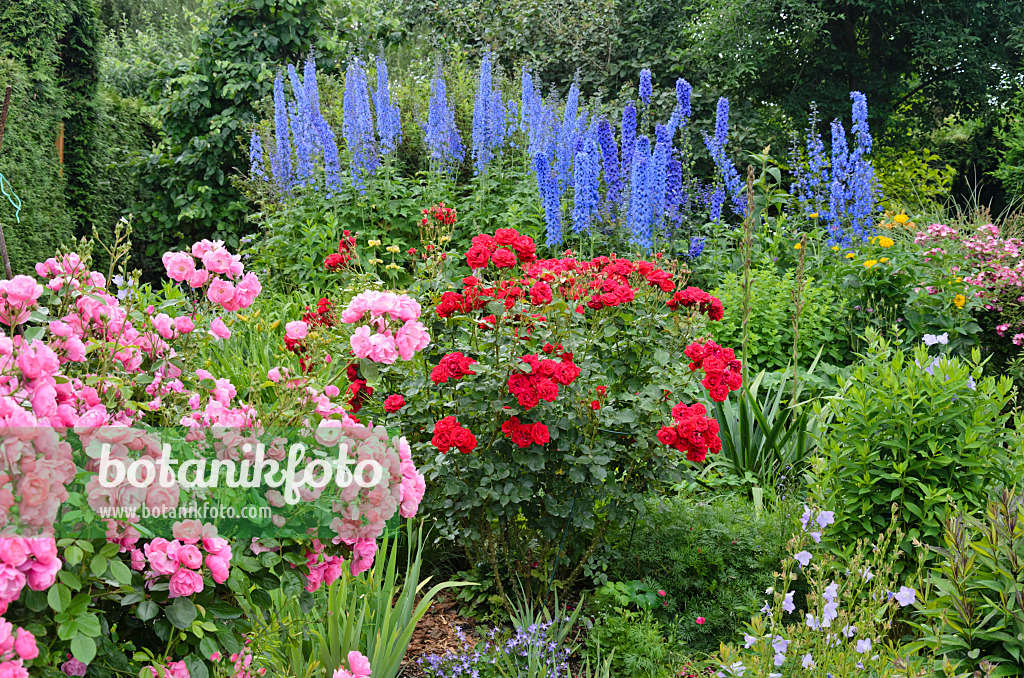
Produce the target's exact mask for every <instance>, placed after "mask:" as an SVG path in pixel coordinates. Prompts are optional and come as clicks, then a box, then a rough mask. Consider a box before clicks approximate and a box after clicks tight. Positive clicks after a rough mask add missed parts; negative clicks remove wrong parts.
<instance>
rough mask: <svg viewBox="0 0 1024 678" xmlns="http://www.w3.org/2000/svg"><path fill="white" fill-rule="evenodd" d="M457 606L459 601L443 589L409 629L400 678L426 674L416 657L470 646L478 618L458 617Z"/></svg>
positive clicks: (418, 676)
mask: <svg viewBox="0 0 1024 678" xmlns="http://www.w3.org/2000/svg"><path fill="white" fill-rule="evenodd" d="M461 606H462V603H460V602H459V601H457V600H455V599H454V598H453V597H452V596H447V595H445V594H444V593H442V594H441V595H439V596H438V598H437V599H435V601H434V602H433V603H432V604H431V606H430V607H429V608H428V609H427V612H426V614H424V615H423V618H422V619H420V621H419V623H418V624H416V630H415V631H413V633H412V640H411V641H409V649H408V650H407V651H406V653H405V659H404V660H403V661H402V672H401V674H399V675H400V676H401V678H421V677H423V676H426V675H427V674H426V673H425V672H424V671H423V670H422V669H421V668H420V667H419V666H418V665H417V663H416V662H417V660H418V659H419V658H420V657H425V656H427V655H432V654H444V653H445V652H447V651H448V650H456V651H459V650H462V649H466V648H467V647H472V646H473V645H475V644H476V642H477V641H478V640H480V635H479V634H478V633H477V631H476V626H477V624H478V622H477V621H474V620H472V619H468V618H466V617H460V616H459V614H458V610H459V608H460V607H461ZM456 626H458V627H459V628H461V629H462V632H463V633H464V634H465V636H466V639H467V640H468V645H467V644H464V643H463V642H462V641H460V640H459V636H458V634H456V632H455V627H456Z"/></svg>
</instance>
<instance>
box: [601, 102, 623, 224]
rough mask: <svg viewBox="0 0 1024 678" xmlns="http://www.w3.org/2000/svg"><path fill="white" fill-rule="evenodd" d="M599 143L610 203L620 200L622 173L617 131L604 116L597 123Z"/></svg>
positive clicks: (606, 197)
mask: <svg viewBox="0 0 1024 678" xmlns="http://www.w3.org/2000/svg"><path fill="white" fill-rule="evenodd" d="M597 143H598V145H599V146H600V148H601V161H602V163H603V165H604V183H605V186H606V187H607V191H606V196H605V199H606V200H607V201H608V204H609V205H614V204H616V203H618V201H619V195H620V193H621V191H622V175H621V174H620V173H619V149H618V147H617V146H616V145H615V133H614V132H613V131H612V124H611V123H610V122H608V120H607V119H604V118H602V119H601V121H600V122H599V123H598V125H597Z"/></svg>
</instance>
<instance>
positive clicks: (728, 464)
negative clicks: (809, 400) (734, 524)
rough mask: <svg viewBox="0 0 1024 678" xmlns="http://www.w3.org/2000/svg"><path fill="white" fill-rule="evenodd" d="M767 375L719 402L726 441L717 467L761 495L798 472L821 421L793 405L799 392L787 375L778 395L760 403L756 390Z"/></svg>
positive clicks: (806, 409) (717, 408) (721, 435)
mask: <svg viewBox="0 0 1024 678" xmlns="http://www.w3.org/2000/svg"><path fill="white" fill-rule="evenodd" d="M816 362H817V361H815V363H816ZM813 369H814V364H812V366H811V370H812V371H813ZM764 376H765V373H764V372H761V373H760V374H758V375H757V377H755V378H754V380H753V381H752V382H751V383H749V384H744V386H743V390H742V391H741V392H740V395H739V397H738V398H736V399H735V400H731V399H730V400H726V401H725V402H721V403H715V419H717V420H718V424H719V429H718V436H719V438H720V439H721V440H722V451H721V452H720V453H719V456H718V459H717V460H716V465H718V464H721V465H722V466H724V467H725V468H726V469H727V470H728V472H729V473H731V474H732V475H734V476H736V477H738V478H741V479H743V481H744V482H746V483H749V484H750V485H752V486H753V487H757V488H760V489H761V490H762V491H763V490H765V489H769V490H770V489H771V488H774V487H775V486H776V485H777V484H778V483H779V482H780V481H781V477H782V476H783V474H788V475H789V476H790V477H793V476H796V475H797V474H799V473H800V470H801V468H802V467H803V465H804V463H805V461H806V459H807V457H808V455H809V453H810V452H812V451H813V449H814V435H815V433H816V432H817V430H818V428H819V422H818V420H817V419H815V418H813V417H810V416H809V414H810V411H809V409H810V406H809V405H807V404H801V403H797V402H793V399H792V398H791V396H792V397H794V398H798V397H799V387H798V386H797V387H793V388H791V387H790V384H789V377H790V373H789V371H786V372H783V373H782V375H781V379H780V380H779V382H778V384H777V385H776V386H775V387H774V388H775V392H774V393H772V392H771V391H769V392H768V393H766V394H765V395H764V400H763V401H762V400H761V398H759V396H758V390H759V387H760V385H761V380H762V379H764Z"/></svg>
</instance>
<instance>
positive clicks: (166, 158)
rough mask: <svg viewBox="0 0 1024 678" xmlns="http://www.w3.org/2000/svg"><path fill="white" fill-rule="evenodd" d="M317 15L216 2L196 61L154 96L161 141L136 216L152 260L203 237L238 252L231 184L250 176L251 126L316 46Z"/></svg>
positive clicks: (238, 200)
mask: <svg viewBox="0 0 1024 678" xmlns="http://www.w3.org/2000/svg"><path fill="white" fill-rule="evenodd" d="M318 6H319V3H318V2H316V0H255V1H253V2H247V1H244V0H218V2H217V4H216V5H215V7H214V10H213V16H212V18H211V20H210V25H209V27H208V30H206V31H205V32H203V33H202V34H201V35H200V36H199V37H198V49H197V51H196V54H195V57H194V58H193V59H192V60H191V61H190V62H189V63H188V65H187V66H182V67H180V68H178V69H177V70H176V71H175V72H174V73H173V74H169V75H170V76H171V77H170V79H169V80H168V81H167V84H166V88H165V89H164V90H163V91H159V89H158V90H157V91H154V92H152V93H153V94H154V95H156V96H159V99H160V100H159V103H158V104H156V106H155V107H154V113H155V114H156V115H158V116H159V118H160V133H161V141H160V144H159V145H158V146H157V147H156V148H155V149H154V151H153V152H152V153H151V154H149V155H148V157H146V158H145V160H144V165H143V167H144V176H145V186H146V188H147V189H148V190H149V191H150V192H151V196H152V198H151V200H149V201H148V202H147V204H145V205H140V206H139V215H138V216H139V220H140V223H141V224H144V225H145V226H146V229H145V230H146V231H147V233H146V239H147V240H146V247H145V251H146V255H147V256H153V255H158V254H160V253H162V252H164V251H165V250H167V249H171V248H172V247H173V246H175V245H178V244H180V243H183V242H186V241H187V242H189V243H191V242H192V241H194V240H197V239H200V238H203V237H216V238H219V239H222V240H224V241H225V242H227V243H228V244H229V245H230V246H232V247H237V246H238V238H239V237H240V235H241V234H242V230H243V221H244V217H245V213H246V211H247V210H246V206H245V203H244V201H243V199H242V196H241V194H240V193H239V191H238V189H237V188H236V187H235V186H234V185H232V182H231V179H232V176H233V175H234V174H235V173H237V172H238V171H239V169H240V168H245V167H248V155H247V152H246V144H245V142H244V138H245V137H247V136H248V134H247V125H248V124H249V123H250V121H251V119H252V117H253V116H254V115H255V113H256V109H255V106H257V105H258V103H259V102H260V101H261V100H262V99H263V98H264V97H265V96H267V95H268V94H269V93H270V92H271V91H272V89H273V82H274V73H275V71H276V70H277V69H278V68H280V66H281V64H285V63H295V62H297V61H299V60H300V59H301V57H302V56H304V54H305V53H306V51H307V50H308V49H309V47H310V45H311V44H312V43H313V42H314V41H315V38H316V35H317V31H318V28H319V18H318ZM161 86H163V82H162V81H160V80H158V81H157V83H156V87H157V88H159V87H161Z"/></svg>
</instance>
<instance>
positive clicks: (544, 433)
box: [530, 421, 550, 445]
mask: <svg viewBox="0 0 1024 678" xmlns="http://www.w3.org/2000/svg"><path fill="white" fill-rule="evenodd" d="M530 436H531V437H532V438H533V442H535V443H537V444H538V445H546V444H547V442H548V440H550V438H549V437H548V427H547V426H545V425H544V424H542V423H540V422H539V421H538V422H535V423H534V424H533V426H531V427H530Z"/></svg>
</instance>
